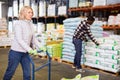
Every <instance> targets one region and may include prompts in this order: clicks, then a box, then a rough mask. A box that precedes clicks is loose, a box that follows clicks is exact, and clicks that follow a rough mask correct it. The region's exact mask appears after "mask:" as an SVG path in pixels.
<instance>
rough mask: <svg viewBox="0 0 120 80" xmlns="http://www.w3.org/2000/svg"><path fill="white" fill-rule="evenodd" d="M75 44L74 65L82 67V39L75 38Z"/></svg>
mask: <svg viewBox="0 0 120 80" xmlns="http://www.w3.org/2000/svg"><path fill="white" fill-rule="evenodd" d="M73 44H74V46H75V51H76V54H75V57H74V66H76V68H78V69H80V68H82V67H81V55H82V40H81V39H76V38H73Z"/></svg>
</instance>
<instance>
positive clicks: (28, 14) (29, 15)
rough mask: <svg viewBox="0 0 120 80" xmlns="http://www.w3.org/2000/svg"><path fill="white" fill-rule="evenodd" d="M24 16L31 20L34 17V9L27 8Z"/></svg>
mask: <svg viewBox="0 0 120 80" xmlns="http://www.w3.org/2000/svg"><path fill="white" fill-rule="evenodd" d="M24 16H25V19H26V20H31V19H32V17H33V10H32V9H27V10H26V11H25V15H24Z"/></svg>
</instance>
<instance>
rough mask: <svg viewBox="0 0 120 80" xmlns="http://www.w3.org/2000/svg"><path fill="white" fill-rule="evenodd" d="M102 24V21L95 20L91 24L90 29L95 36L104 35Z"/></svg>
mask: <svg viewBox="0 0 120 80" xmlns="http://www.w3.org/2000/svg"><path fill="white" fill-rule="evenodd" d="M102 25H103V22H102V21H94V23H93V24H92V25H91V27H90V29H91V32H92V34H93V35H94V36H95V38H99V37H103V28H102Z"/></svg>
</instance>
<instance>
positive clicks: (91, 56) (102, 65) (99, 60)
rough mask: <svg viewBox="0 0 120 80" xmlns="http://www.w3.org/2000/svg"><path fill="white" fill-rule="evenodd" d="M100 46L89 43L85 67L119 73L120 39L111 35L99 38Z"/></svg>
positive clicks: (86, 48) (86, 50)
mask: <svg viewBox="0 0 120 80" xmlns="http://www.w3.org/2000/svg"><path fill="white" fill-rule="evenodd" d="M98 41H99V42H100V45H99V46H96V45H95V44H94V43H92V42H87V44H86V46H85V54H84V57H85V62H84V64H85V65H88V66H92V67H96V68H99V69H102V70H106V71H111V72H114V73H116V72H119V70H120V51H119V50H120V46H119V44H120V37H119V36H116V35H110V36H109V37H103V38H99V39H98Z"/></svg>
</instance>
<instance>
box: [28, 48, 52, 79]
mask: <svg viewBox="0 0 120 80" xmlns="http://www.w3.org/2000/svg"><path fill="white" fill-rule="evenodd" d="M37 52H38V53H41V52H43V51H42V50H41V51H37ZM46 54H47V57H48V61H47V63H46V64H44V65H42V66H40V67H38V68H36V69H35V64H34V61H33V59H32V57H30V62H31V65H32V74H31V75H32V80H35V72H36V71H39V70H40V69H42V68H44V67H46V66H48V80H51V57H50V55H49V53H48V51H46Z"/></svg>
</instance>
